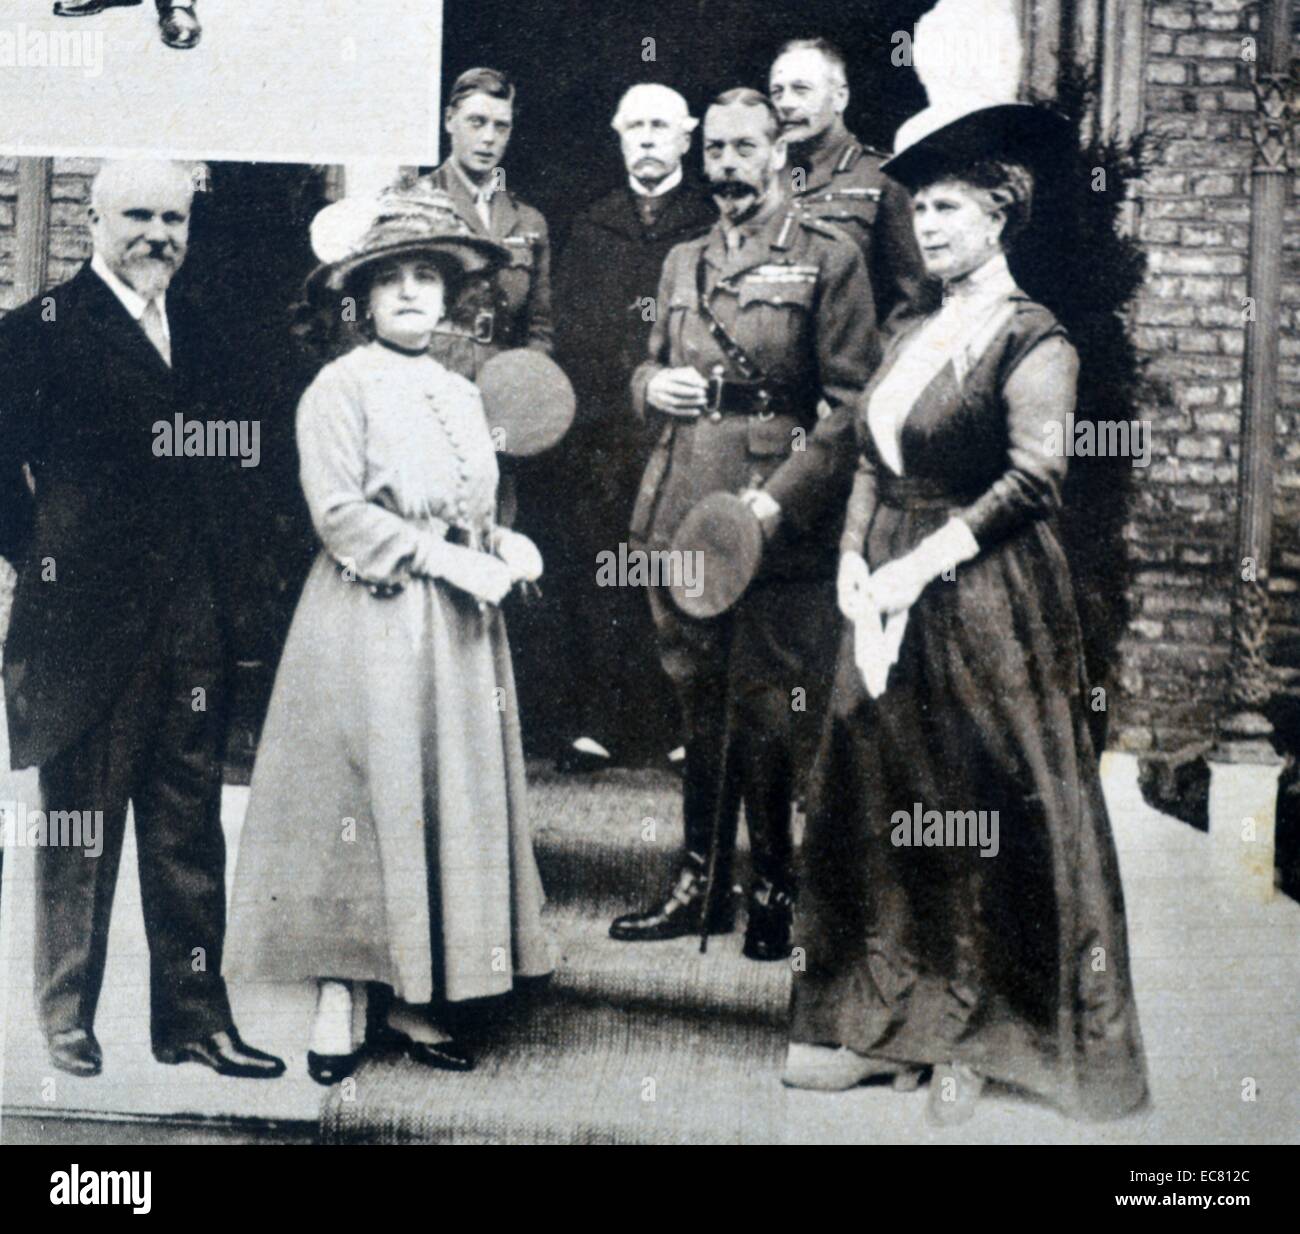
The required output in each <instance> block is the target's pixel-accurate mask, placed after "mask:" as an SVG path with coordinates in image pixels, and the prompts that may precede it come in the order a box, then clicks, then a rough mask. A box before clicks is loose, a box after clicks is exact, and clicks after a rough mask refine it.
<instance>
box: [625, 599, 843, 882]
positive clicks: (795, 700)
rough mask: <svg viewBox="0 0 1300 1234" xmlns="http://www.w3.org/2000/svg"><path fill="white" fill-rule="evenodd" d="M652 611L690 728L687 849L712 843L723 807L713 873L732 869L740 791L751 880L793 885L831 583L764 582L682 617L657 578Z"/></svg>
mask: <svg viewBox="0 0 1300 1234" xmlns="http://www.w3.org/2000/svg"><path fill="white" fill-rule="evenodd" d="M650 609H651V613H652V615H653V617H654V622H655V628H656V630H657V632H658V636H659V651H660V657H661V659H662V662H663V666H664V671H665V672H666V673H667V674H668V676H669V678H670V679H671V680H672V682H673V684H674V686H675V687H676V689H677V695H678V700H679V702H680V704H681V708H682V716H683V721H684V725H685V729H686V733H687V740H686V771H685V784H684V786H683V798H682V814H683V820H684V823H685V830H686V848H687V850H688V851H689V852H692V853H695V854H696V855H698V856H701V857H703V856H704V855H705V854H707V853H708V851H709V844H710V838H711V835H712V830H713V819H714V813H715V811H716V810H720V829H719V847H718V871H719V879H720V880H726V879H729V878H730V877H731V865H732V857H733V853H734V851H735V842H736V830H737V826H738V823H739V809H740V805H741V803H742V801H743V803H744V806H745V820H746V824H747V826H748V828H749V840H750V849H751V854H752V859H753V873H754V877H755V879H757V880H763V881H766V882H770V883H772V884H774V885H776V886H777V887H779V888H781V889H783V890H786V891H792V890H793V881H794V874H793V851H792V848H793V845H792V839H791V826H790V814H791V805H792V803H793V800H794V797H795V794H796V792H797V790H798V786H799V784H800V782H801V781H802V779H803V777H804V776H805V775H806V773H807V768H808V764H809V762H810V761H811V757H812V752H813V750H814V748H815V744H816V738H817V731H818V729H819V727H820V723H821V719H822V717H823V716H824V714H825V698H826V691H827V680H828V675H829V665H830V660H831V657H832V656H833V655H834V638H835V629H836V625H837V621H836V609H835V593H834V586H833V584H830V583H828V582H825V581H822V580H810V581H805V580H792V581H785V580H780V581H777V580H773V581H760V582H758V583H756V584H754V585H753V586H752V587H751V588H750V590H749V591H748V592H747V593H746V594H745V596H743V597H742V599H741V600H740V602H739V603H738V604H737V605H736V607H735V608H734V609H733V610H732V611H731V612H729V613H726V614H724V615H723V616H722V617H718V618H714V619H713V620H710V621H696V620H693V619H692V618H689V617H686V616H684V615H683V614H682V613H681V612H680V611H679V610H678V609H677V608H676V606H675V605H674V604H673V602H672V599H671V597H670V596H668V594H667V593H666V592H664V591H662V590H660V589H657V588H652V589H651V591H650ZM728 708H730V725H728ZM728 728H730V736H729V737H728V731H727V730H728ZM728 744H729V745H730V749H729V751H728V749H727V747H728ZM724 885H725V884H724Z"/></svg>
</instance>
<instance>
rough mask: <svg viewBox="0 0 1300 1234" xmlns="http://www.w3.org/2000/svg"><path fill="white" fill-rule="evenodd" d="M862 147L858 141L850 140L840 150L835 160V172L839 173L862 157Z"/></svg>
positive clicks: (846, 169)
mask: <svg viewBox="0 0 1300 1234" xmlns="http://www.w3.org/2000/svg"><path fill="white" fill-rule="evenodd" d="M863 149H864V147H863V145H862V143H861V142H860V141H856V140H854V141H851V142H849V144H848V145H847V146H845V147H844V149H843V150H842V151H841V152H840V157H839V158H837V159H836V160H835V174H836V175H840V174H842V173H843V172H846V171H848V170H849V168H851V167H852V166H853V164H854V163H856V162H857V161H858V159H860V158H861V157H862V151H863Z"/></svg>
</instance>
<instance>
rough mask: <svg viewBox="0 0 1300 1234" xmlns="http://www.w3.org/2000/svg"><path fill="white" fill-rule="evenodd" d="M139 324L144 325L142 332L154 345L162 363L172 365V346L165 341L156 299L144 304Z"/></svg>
mask: <svg viewBox="0 0 1300 1234" xmlns="http://www.w3.org/2000/svg"><path fill="white" fill-rule="evenodd" d="M140 324H141V325H142V326H143V327H144V332H145V334H146V335H147V336H148V338H149V341H150V342H151V343H152V344H153V345H154V348H155V349H156V350H157V352H158V354H159V355H160V356H162V358H163V363H164V364H165V365H166V366H167V367H168V368H171V366H172V346H171V343H169V342H168V341H167V332H166V330H164V329H163V317H162V309H161V308H160V307H159V305H158V301H157V300H150V301H149V303H148V304H146V305H145V306H144V312H143V314H141V316H140Z"/></svg>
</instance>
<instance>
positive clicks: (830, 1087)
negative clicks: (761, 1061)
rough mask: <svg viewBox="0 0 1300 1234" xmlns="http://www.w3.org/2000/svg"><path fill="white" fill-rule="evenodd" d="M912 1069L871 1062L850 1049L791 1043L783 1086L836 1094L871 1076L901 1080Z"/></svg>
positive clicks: (782, 1074) (877, 1061)
mask: <svg viewBox="0 0 1300 1234" xmlns="http://www.w3.org/2000/svg"><path fill="white" fill-rule="evenodd" d="M911 1070H912V1069H911V1068H909V1067H908V1066H907V1065H906V1064H904V1063H891V1062H888V1061H886V1060H885V1059H881V1058H868V1057H867V1056H866V1055H865V1054H858V1053H856V1052H855V1051H853V1050H850V1049H849V1047H848V1046H846V1045H842V1046H838V1047H836V1046H829V1045H806V1044H804V1043H803V1042H797V1041H792V1042H791V1043H790V1047H789V1049H788V1050H787V1051H786V1055H785V1070H784V1071H783V1072H782V1073H781V1083H782V1084H784V1085H785V1086H786V1087H787V1088H812V1089H817V1090H818V1091H820V1092H826V1093H837V1092H843V1091H844V1090H845V1089H847V1088H856V1087H857V1086H858V1085H859V1084H861V1083H862V1082H863V1081H864V1080H869V1079H871V1077H872V1076H878V1075H890V1076H898V1075H899V1074H900V1072H910V1071H911Z"/></svg>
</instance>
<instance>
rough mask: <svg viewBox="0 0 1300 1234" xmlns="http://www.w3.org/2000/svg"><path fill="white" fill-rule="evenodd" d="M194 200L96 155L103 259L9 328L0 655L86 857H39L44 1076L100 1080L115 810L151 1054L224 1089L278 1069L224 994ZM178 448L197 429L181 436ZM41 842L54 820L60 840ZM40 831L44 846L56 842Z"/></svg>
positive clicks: (23, 762) (116, 849)
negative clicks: (9, 594)
mask: <svg viewBox="0 0 1300 1234" xmlns="http://www.w3.org/2000/svg"><path fill="white" fill-rule="evenodd" d="M192 196H193V187H192V177H191V172H190V170H189V169H187V168H185V167H183V166H181V165H179V164H175V163H165V162H141V163H125V162H112V163H108V164H105V166H104V168H103V169H102V170H101V171H100V173H99V175H98V176H97V178H96V180H95V184H94V188H93V191H92V201H91V207H90V220H91V228H92V235H93V239H94V256H93V258H92V259H91V261H90V262H89V263H87V265H86V266H84V267H83V268H82V269H81V270H80V271H79V272H78V273H77V275H76V276H75V277H74V278H73V279H72V280H71V281H70V282H68V283H66V284H64V285H63V286H62V287H59V288H58V289H56V290H55V291H52V292H50V293H48V294H47V295H44V296H42V297H38V298H37V299H35V300H32V301H30V302H29V303H27V304H25V305H23V306H22V307H21V308H19V309H17V310H15V311H14V312H13V313H11V314H10V315H9V316H8V317H6V318H5V319H4V320H3V321H2V322H0V494H2V495H3V496H2V498H0V501H2V502H3V505H4V507H5V508H4V509H3V510H0V515H3V517H2V518H0V528H2V531H0V554H2V555H3V556H5V557H7V558H8V559H9V560H10V561H11V562H12V563H13V564H14V566H15V568H16V569H17V571H18V587H17V592H16V595H15V597H14V606H13V615H12V620H11V623H10V627H9V634H8V639H7V641H6V643H5V658H4V686H5V701H6V705H7V712H8V722H9V742H10V751H11V761H12V764H13V766H14V768H15V769H17V768H21V767H30V766H38V767H39V768H40V783H41V793H42V797H43V803H42V804H43V808H44V810H45V812H46V814H47V815H48V816H49V817H50V818H51V819H53V818H54V817H55V812H68V813H67V814H66V815H65V817H72V818H78V819H80V818H95V819H97V820H98V824H99V827H98V835H99V840H100V843H99V845H98V846H97V847H98V848H99V849H100V851H99V852H98V853H96V854H93V855H92V852H91V851H90V850H89V849H87V848H84V847H81V848H79V847H73V846H65V845H62V844H55V843H47V844H45V845H44V846H39V847H38V848H37V851H36V854H35V857H36V914H37V921H36V996H37V1002H38V1009H39V1013H40V1018H41V1023H42V1026H43V1028H44V1030H45V1034H46V1038H47V1042H48V1045H49V1050H50V1057H51V1061H52V1062H53V1063H54V1065H55V1066H56V1067H59V1068H61V1069H63V1070H65V1071H69V1072H71V1073H73V1074H75V1075H82V1076H89V1075H96V1074H98V1072H99V1070H100V1068H101V1065H102V1055H101V1051H100V1048H99V1044H98V1042H97V1041H96V1040H95V1036H94V1020H95V1009H96V1005H97V1003H98V999H99V992H100V987H101V984H102V981H103V974H104V959H105V952H106V948H107V943H108V925H109V918H110V915H111V911H112V904H113V892H114V887H115V884H116V881H117V870H118V863H119V859H120V857H121V849H122V839H123V834H124V831H125V826H126V811H127V805H128V802H129V803H130V804H131V805H133V806H134V814H135V827H136V838H137V844H138V846H139V853H140V880H141V893H142V899H143V905H144V918H145V930H146V933H147V935H148V939H149V956H150V1012H151V1026H152V1040H153V1050H154V1056H155V1057H156V1058H157V1059H158V1061H160V1062H164V1063H179V1062H183V1061H194V1062H200V1063H203V1064H205V1065H207V1066H209V1067H212V1068H213V1069H214V1070H216V1071H217V1072H219V1073H221V1074H223V1075H238V1076H250V1077H270V1076H275V1075H279V1074H280V1073H281V1072H282V1071H283V1070H284V1064H283V1063H282V1062H281V1061H280V1060H279V1059H277V1058H273V1057H272V1056H270V1055H268V1054H264V1053H262V1052H261V1051H258V1050H254V1049H251V1048H250V1047H248V1046H246V1045H245V1044H244V1043H243V1042H242V1041H241V1040H240V1038H239V1034H238V1032H237V1031H236V1030H235V1027H234V1023H233V1021H232V1019H231V1014H230V1006H229V1003H228V1001H227V997H226V989H225V986H224V984H223V982H222V979H221V948H222V941H223V935H224V932H225V888H224V870H225V847H224V843H223V839H222V832H221V762H220V742H221V736H222V734H221V715H222V680H221V654H220V645H219V642H220V640H219V637H218V632H217V623H216V615H215V613H214V609H213V599H212V581H211V570H210V552H209V537H210V535H211V531H212V527H211V524H210V522H209V521H208V520H205V519H204V518H203V502H202V501H201V499H200V496H199V494H200V491H201V489H200V486H199V484H198V482H197V481H198V480H199V479H200V477H199V476H198V475H196V474H195V469H196V468H201V467H202V462H203V460H202V458H185V457H178V456H177V454H178V452H183V451H182V443H181V442H180V440H179V436H180V435H179V434H177V433H176V432H175V427H176V418H177V417H178V416H179V417H184V419H185V420H186V421H195V420H198V419H199V418H200V417H201V416H202V410H201V402H200V401H199V399H198V387H199V385H200V383H199V382H198V380H197V375H196V372H195V369H196V365H195V363H194V357H195V356H196V355H197V354H198V352H199V350H200V347H201V333H200V332H201V330H202V325H201V323H196V322H194V321H193V320H191V319H190V318H189V317H187V315H186V314H185V312H184V308H183V305H181V304H178V303H175V297H173V298H172V300H171V301H169V300H168V297H167V289H168V286H169V284H170V283H171V281H172V277H173V275H174V274H175V273H176V271H177V270H178V269H179V267H180V265H181V263H182V262H183V261H184V259H185V253H186V247H187V244H188V237H189V217H190V206H191V201H192ZM186 436H187V437H188V434H186ZM51 832H53V829H51ZM49 838H50V840H53V839H55V837H54V835H53V834H51V835H50V837H49Z"/></svg>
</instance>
